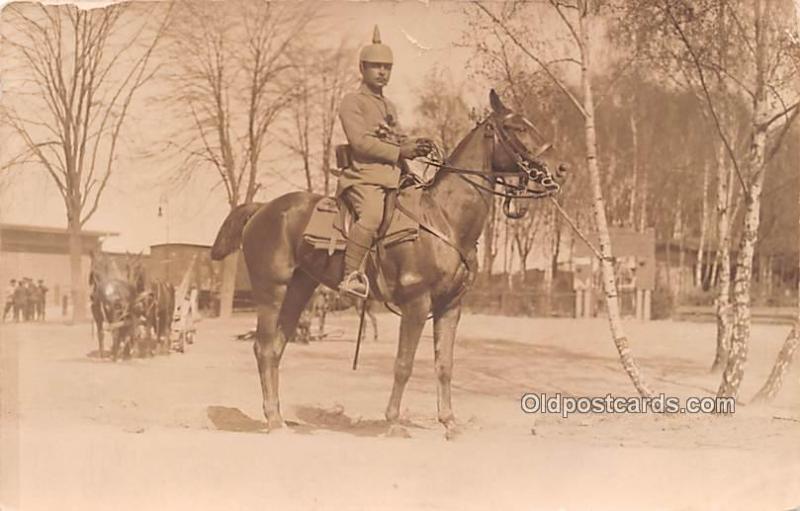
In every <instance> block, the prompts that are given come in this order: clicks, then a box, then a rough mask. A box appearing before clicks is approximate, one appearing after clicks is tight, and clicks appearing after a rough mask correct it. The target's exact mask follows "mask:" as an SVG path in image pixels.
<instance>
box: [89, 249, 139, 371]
mask: <svg viewBox="0 0 800 511" xmlns="http://www.w3.org/2000/svg"><path fill="white" fill-rule="evenodd" d="M89 285H90V287H91V295H90V298H91V304H92V305H91V309H92V317H93V318H94V325H95V327H96V328H97V342H98V350H99V356H100V358H104V357H105V351H104V346H103V341H104V339H105V330H106V329H108V330H109V331H110V332H111V341H112V342H111V359H112V360H114V361H116V360H117V358H118V357H119V355H120V351H121V352H122V353H121V354H122V355H123V356H124V357H126V358H127V357H130V355H131V350H132V347H133V343H134V338H135V333H136V332H135V330H136V323H135V317H134V315H133V306H134V302H135V299H136V289H135V287H134V285H133V284H132V283H131V282H129V281H128V279H126V278H124V277H123V276H122V274H121V273H120V271H119V269H117V268H116V266H115V265H114V263H113V262H112V261H111V260H110V259H108V258H107V257H105V256H102V255H97V254H93V255H92V264H91V269H90V271H89Z"/></svg>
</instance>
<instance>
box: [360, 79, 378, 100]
mask: <svg viewBox="0 0 800 511" xmlns="http://www.w3.org/2000/svg"><path fill="white" fill-rule="evenodd" d="M358 92H360V93H361V94H366V95H368V96H375V97H376V98H381V99H383V94H375V93H374V92H372V90H371V89H370V88H369V87H367V84H366V83H364V82H361V86H360V87H359V88H358Z"/></svg>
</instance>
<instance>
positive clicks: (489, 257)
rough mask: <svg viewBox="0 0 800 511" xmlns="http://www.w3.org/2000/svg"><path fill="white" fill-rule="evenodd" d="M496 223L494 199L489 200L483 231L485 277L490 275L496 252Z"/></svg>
mask: <svg viewBox="0 0 800 511" xmlns="http://www.w3.org/2000/svg"><path fill="white" fill-rule="evenodd" d="M492 199H494V198H492ZM496 223H497V218H496V215H495V201H494V200H491V201H489V221H488V222H486V229H485V230H484V231H483V246H484V250H483V271H484V273H485V274H486V276H487V277H489V276H491V275H492V264H493V263H494V256H495V255H496V254H497V252H496V249H495V244H496V241H497V240H496V239H495V238H496V236H495V229H496V227H497V226H496V225H495V224H496Z"/></svg>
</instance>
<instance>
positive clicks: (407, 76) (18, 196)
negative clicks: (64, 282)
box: [0, 0, 487, 252]
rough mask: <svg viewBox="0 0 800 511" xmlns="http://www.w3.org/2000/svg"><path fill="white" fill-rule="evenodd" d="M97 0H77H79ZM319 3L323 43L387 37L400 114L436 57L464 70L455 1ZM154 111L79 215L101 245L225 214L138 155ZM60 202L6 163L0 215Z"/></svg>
mask: <svg viewBox="0 0 800 511" xmlns="http://www.w3.org/2000/svg"><path fill="white" fill-rule="evenodd" d="M55 3H66V2H55ZM104 4H105V2H103V3H99V2H79V3H78V5H79V6H80V7H94V6H98V5H104ZM320 6H321V12H322V14H323V17H324V18H325V23H326V26H327V27H328V28H327V30H328V32H327V35H326V36H325V37H326V39H329V40H330V41H331V44H336V43H338V41H339V40H340V38H341V37H342V36H344V35H346V36H348V37H349V38H350V39H351V40H352V41H353V42H354V43H356V44H357V45H358V46H361V45H362V44H368V43H370V42H371V38H372V30H373V26H374V25H375V24H377V25H378V26H379V28H380V32H381V36H382V39H383V42H384V43H385V44H388V45H389V46H391V48H392V50H393V52H394V58H395V66H394V69H393V74H392V79H391V82H390V83H389V85H388V86H387V88H386V89H385V91H384V92H385V94H386V96H387V97H389V98H390V99H392V100H393V101H394V102H395V103H396V105H397V107H398V111H399V116H400V120H401V122H403V123H406V124H411V122H409V121H410V119H409V117H410V116H411V115H412V113H413V110H414V106H415V99H414V98H415V90H417V89H418V88H419V87H420V86H421V83H422V80H423V78H424V77H425V75H426V74H427V72H428V71H429V70H431V69H432V68H434V67H435V66H439V67H444V68H447V69H450V70H451V71H452V72H454V73H455V74H456V76H461V75H463V70H464V69H465V68H466V65H467V62H468V59H469V56H470V53H469V50H467V49H465V48H459V47H458V43H459V42H460V41H462V38H463V28H464V20H463V15H462V14H461V13H460V6H459V5H457V3H456V2H443V1H441V2H430V3H427V2H421V1H413V0H409V1H404V2H389V1H365V2H361V1H336V2H321V3H320ZM353 66H354V67H356V66H357V63H356V62H354V63H353ZM0 71H2V68H0ZM6 71H7V70H6ZM7 77H8V74H7V73H6V78H7ZM466 94H467V95H468V96H469V97H468V98H467V99H468V102H469V103H470V104H475V103H478V102H481V101H483V102H486V101H487V100H486V99H485V98H483V94H486V91H484V92H483V94H481V95H480V96H481V97H480V98H478V94H477V92H476V88H475V87H469V86H468V87H467V89H466ZM158 113H159V112H158V111H157V110H156V109H155V108H152V107H148V106H146V105H144V106H142V105H139V110H137V111H136V112H135V113H134V115H132V116H131V118H130V119H129V120H128V121H126V126H127V128H128V129H129V130H130V132H131V134H132V138H133V140H135V142H134V143H132V145H133V146H135V147H124V148H121V150H120V163H119V165H118V168H115V171H114V174H113V176H112V178H111V181H110V182H109V185H108V189H107V190H106V192H105V194H104V196H103V199H102V200H101V203H100V207H99V209H98V211H97V212H96V213H95V215H94V216H93V217H92V219H91V220H90V221H89V222H88V223H87V225H86V228H87V229H93V230H103V231H111V232H116V233H119V235H118V236H116V237H113V238H109V239H108V240H107V241H106V242H105V244H104V247H105V249H106V250H112V251H131V252H139V251H142V250H144V251H145V252H147V250H148V249H149V246H150V245H152V244H157V243H164V242H185V243H199V244H211V243H212V242H213V239H214V236H215V235H216V232H217V229H218V228H219V226H220V224H221V223H222V220H223V219H224V217H225V215H226V214H227V211H228V206H227V204H226V202H225V196H224V195H225V194H224V192H223V190H222V189H221V188H220V187H219V186H215V180H214V179H205V180H196V181H193V182H189V183H187V184H185V185H183V186H181V187H176V186H168V185H167V184H166V183H165V182H164V179H163V176H166V175H168V174H169V168H168V167H169V166H170V165H171V164H170V161H169V160H168V159H166V160H164V159H156V160H153V159H137V156H136V155H137V154H139V153H141V149H142V148H145V149H146V148H147V147H148V145H151V144H155V143H157V140H152V137H157V136H158V135H155V132H156V131H158V130H159V127H160V125H162V124H163V123H165V122H168V120H166V119H162V118H160V117H159V116H158ZM162 136H163V135H162ZM339 136H340V137H341V135H339ZM337 142H339V143H342V142H344V140H342V139H341V138H340V139H339V140H338V141H337ZM13 147H14V143H13V141H8V140H6V141H5V142H0V156H2V157H3V158H7V157H8V155H9V154H10V153H11V152H12V151H13ZM3 158H0V159H3ZM157 167H163V168H157ZM289 181H293V182H294V183H298V184H299V183H301V182H302V176H301V175H297V176H290V177H289ZM291 189H293V188H292V186H291V185H290V184H289V183H285V182H283V183H282V182H278V183H274V184H273V185H272V186H270V194H269V196H266V197H261V198H262V199H269V198H272V197H274V196H277V195H279V194H280V193H283V192H285V191H290V190H291ZM64 211H65V210H64V205H63V200H62V198H61V197H60V195H59V194H58V191H57V189H56V188H55V185H54V184H53V183H52V182H51V180H50V178H49V177H48V176H47V175H46V173H45V172H44V171H42V170H41V169H39V168H35V167H33V166H28V167H25V168H23V169H20V170H17V171H15V172H14V174H13V175H12V179H11V182H10V186H8V187H4V188H3V190H2V196H1V200H0V221H2V222H6V223H21V224H32V225H40V226H52V227H65V226H66V215H65V212H64ZM159 211H160V213H161V215H159Z"/></svg>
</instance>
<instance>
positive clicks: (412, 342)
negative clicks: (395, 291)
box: [386, 295, 431, 422]
mask: <svg viewBox="0 0 800 511" xmlns="http://www.w3.org/2000/svg"><path fill="white" fill-rule="evenodd" d="M430 308H431V301H430V297H428V296H427V295H426V296H423V297H420V298H417V299H416V300H414V301H413V302H411V303H408V304H406V305H404V306H403V307H402V311H403V318H402V319H401V320H400V339H399V340H398V342H397V356H396V357H395V360H394V385H393V386H392V395H391V397H389V405H388V406H387V407H386V420H388V421H389V422H395V421H397V419H398V418H399V417H400V401H401V400H402V399H403V391H405V388H406V383H408V379H409V378H410V377H411V372H412V371H413V369H414V356H415V355H416V353H417V346H418V345H419V338H420V335H422V329H423V328H424V327H425V320H426V319H427V317H428V312H429V311H430Z"/></svg>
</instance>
